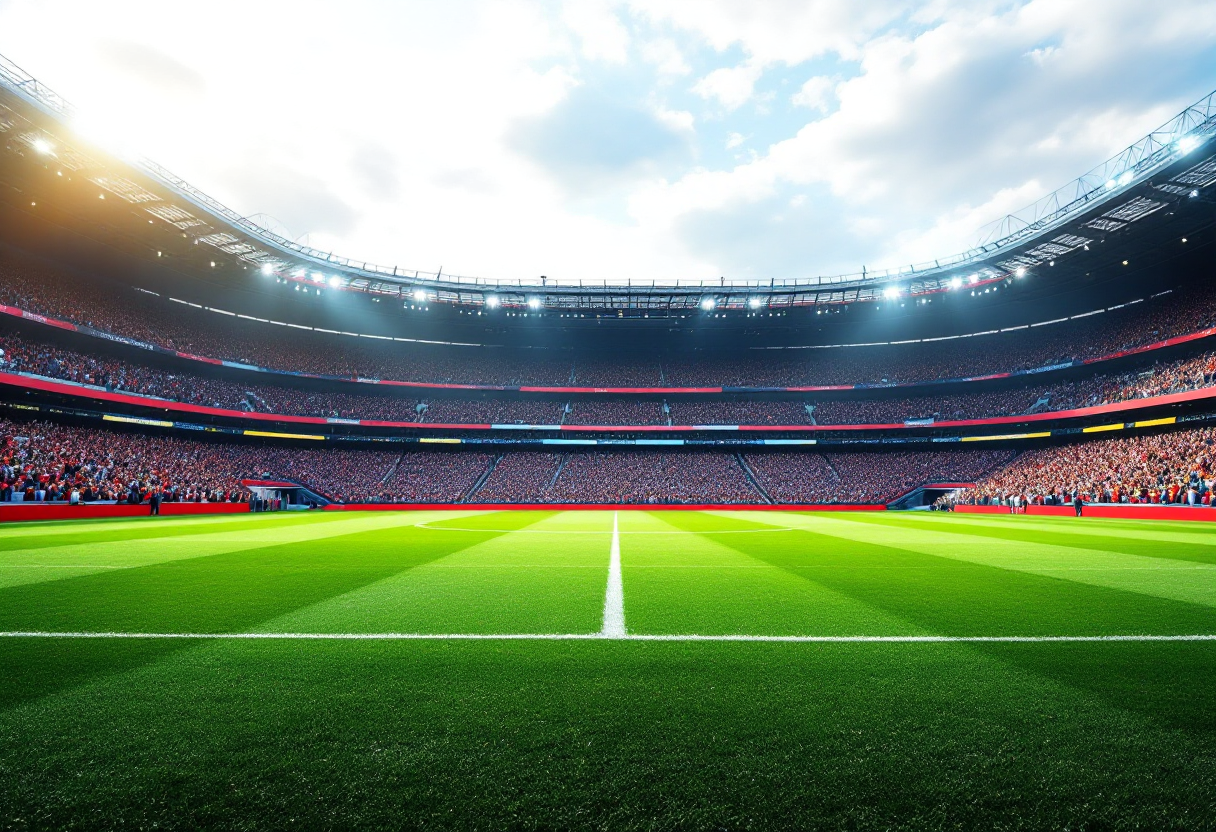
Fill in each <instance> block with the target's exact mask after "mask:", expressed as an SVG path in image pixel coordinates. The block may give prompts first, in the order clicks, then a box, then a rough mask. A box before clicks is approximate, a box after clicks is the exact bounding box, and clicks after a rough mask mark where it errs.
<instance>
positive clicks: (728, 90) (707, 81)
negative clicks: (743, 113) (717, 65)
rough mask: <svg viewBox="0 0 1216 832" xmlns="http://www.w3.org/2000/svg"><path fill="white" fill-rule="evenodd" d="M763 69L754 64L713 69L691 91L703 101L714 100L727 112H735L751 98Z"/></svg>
mask: <svg viewBox="0 0 1216 832" xmlns="http://www.w3.org/2000/svg"><path fill="white" fill-rule="evenodd" d="M762 72H763V68H762V67H761V66H760V65H759V64H756V63H742V64H739V65H738V66H731V67H723V68H721V69H715V70H714V71H713V72H711V73H709V74H708V75H706V76H705V77H704V78H702V79H701V80H699V81H697V83H696V84H694V85H693V88H692V91H693V92H695V93H696V94H697V95H699V96H701V97H702V98H705V99H713V100H716V101H717V102H718V103H719V104H720V105H721V106H722V107H724V108H726V109H727V110H737V109H739V108H740V107H742V106H743V105H744V104H746V103H747V102H748V100H749V99H750V98H751V97H752V92H753V91H754V89H755V86H756V82H757V81H758V80H760V74H761V73H762Z"/></svg>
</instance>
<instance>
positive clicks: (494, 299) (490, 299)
mask: <svg viewBox="0 0 1216 832" xmlns="http://www.w3.org/2000/svg"><path fill="white" fill-rule="evenodd" d="M486 306H488V307H489V308H490V309H497V308H498V295H486Z"/></svg>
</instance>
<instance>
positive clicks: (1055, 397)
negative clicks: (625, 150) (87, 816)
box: [0, 332, 1216, 425]
mask: <svg viewBox="0 0 1216 832" xmlns="http://www.w3.org/2000/svg"><path fill="white" fill-rule="evenodd" d="M0 349H3V355H2V356H0V369H4V370H7V371H10V372H19V373H29V374H33V375H38V376H43V377H47V378H54V379H63V380H66V381H73V382H76V383H78V384H92V385H96V386H98V387H104V388H106V389H107V390H116V391H125V392H130V393H136V394H139V395H144V396H154V397H157V398H164V399H170V400H173V401H179V402H186V403H189V404H200V405H208V406H211V407H220V408H225V409H230V410H243V411H248V412H257V413H280V414H290V415H296V416H325V417H340V418H346V419H369V420H383V421H395V422H427V423H432V424H534V425H553V424H559V423H562V422H564V423H566V424H571V425H664V424H673V425H809V424H821V425H856V424H898V423H901V422H904V421H908V420H917V419H930V418H931V419H936V420H947V419H980V418H987V417H994V416H1012V415H1021V414H1026V413H1046V412H1052V411H1058V410H1069V409H1074V408H1079V407H1087V406H1092V405H1098V404H1109V403H1112V402H1121V401H1127V400H1131V399H1139V398H1147V397H1150V396H1159V395H1164V394H1167V393H1178V392H1183V391H1186V390H1194V389H1198V388H1201V387H1208V386H1211V385H1212V384H1213V383H1214V382H1216V352H1205V353H1202V354H1200V355H1196V356H1191V357H1188V358H1179V359H1175V360H1172V361H1165V362H1157V363H1154V364H1152V365H1149V366H1147V367H1137V368H1136V369H1133V370H1128V371H1126V372H1124V373H1119V374H1096V375H1094V376H1091V377H1089V378H1083V379H1078V380H1073V381H1066V382H1058V383H1056V384H1053V385H1033V386H1029V387H1018V388H1016V389H1010V390H996V391H980V392H975V393H966V394H959V395H941V396H914V397H907V398H905V397H895V398H883V399H848V400H845V399H824V398H822V397H821V396H818V395H817V396H815V397H814V398H813V399H799V400H796V401H721V402H716V401H714V402H710V401H682V400H672V401H669V402H667V403H666V406H667V408H668V412H666V413H665V412H664V410H663V408H664V402H660V401H653V400H649V401H620V400H614V401H586V400H583V401H576V402H573V403H571V405H570V412H569V413H566V412H565V403H563V402H557V401H514V400H508V399H501V398H500V399H489V398H479V399H463V398H460V399H453V398H436V397H434V396H431V397H429V398H428V399H426V400H420V399H417V398H414V397H410V396H397V395H393V392H392V391H391V390H389V391H386V393H385V394H384V395H358V394H352V393H340V392H329V391H319V390H302V389H298V388H293V387H288V386H283V385H273V384H248V383H245V382H241V381H231V380H225V379H217V378H210V377H204V376H199V375H196V374H192V373H182V372H169V371H167V370H164V369H159V368H155V367H148V366H142V365H139V364H136V363H134V362H132V361H125V360H118V359H115V358H110V357H102V356H100V355H96V356H95V355H87V354H85V353H81V352H79V351H76V350H71V349H65V348H63V347H59V346H55V345H53V344H51V343H48V342H42V341H33V340H31V338H30V337H28V336H21V335H17V334H15V333H12V332H10V333H5V334H0ZM808 405H809V406H810V407H811V410H809V411H808V409H807V408H808Z"/></svg>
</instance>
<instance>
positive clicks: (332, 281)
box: [329, 274, 342, 289]
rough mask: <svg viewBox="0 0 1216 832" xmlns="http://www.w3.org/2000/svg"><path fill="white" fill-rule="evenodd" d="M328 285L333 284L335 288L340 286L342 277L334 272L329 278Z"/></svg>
mask: <svg viewBox="0 0 1216 832" xmlns="http://www.w3.org/2000/svg"><path fill="white" fill-rule="evenodd" d="M329 285H330V286H333V287H334V288H335V289H337V288H338V287H340V286H341V285H342V278H340V277H338V276H337V275H336V274H335V275H332V276H331V277H330V278H329Z"/></svg>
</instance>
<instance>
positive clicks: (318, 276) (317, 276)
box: [312, 272, 325, 280]
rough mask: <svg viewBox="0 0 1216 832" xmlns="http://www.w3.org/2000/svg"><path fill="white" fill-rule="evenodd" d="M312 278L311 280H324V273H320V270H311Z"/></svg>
mask: <svg viewBox="0 0 1216 832" xmlns="http://www.w3.org/2000/svg"><path fill="white" fill-rule="evenodd" d="M312 279H313V280H324V279H325V275H323V274H321V273H320V272H313V273H312Z"/></svg>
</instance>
